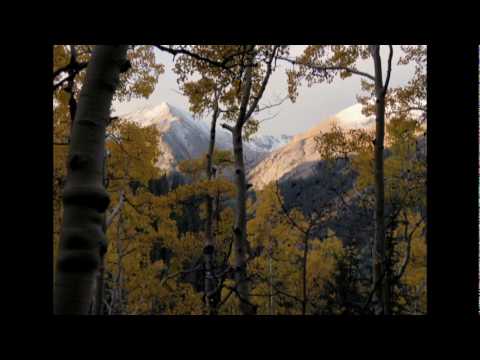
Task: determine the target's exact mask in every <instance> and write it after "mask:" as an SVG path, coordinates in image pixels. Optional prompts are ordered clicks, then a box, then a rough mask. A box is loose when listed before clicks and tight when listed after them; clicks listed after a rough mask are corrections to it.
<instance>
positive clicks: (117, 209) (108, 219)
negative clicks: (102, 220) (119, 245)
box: [106, 190, 125, 228]
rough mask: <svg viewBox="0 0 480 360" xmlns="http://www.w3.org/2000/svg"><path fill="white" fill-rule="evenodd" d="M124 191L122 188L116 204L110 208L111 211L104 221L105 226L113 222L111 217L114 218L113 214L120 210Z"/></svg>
mask: <svg viewBox="0 0 480 360" xmlns="http://www.w3.org/2000/svg"><path fill="white" fill-rule="evenodd" d="M124 194H125V193H124V191H123V190H122V192H121V193H120V201H119V202H118V205H117V206H116V207H115V208H114V209H113V210H112V212H111V213H110V215H109V216H108V218H107V221H106V226H107V228H108V227H109V226H110V224H111V223H112V222H113V219H115V216H117V215H118V213H119V212H120V210H121V209H122V207H123V204H124V202H125V195H124Z"/></svg>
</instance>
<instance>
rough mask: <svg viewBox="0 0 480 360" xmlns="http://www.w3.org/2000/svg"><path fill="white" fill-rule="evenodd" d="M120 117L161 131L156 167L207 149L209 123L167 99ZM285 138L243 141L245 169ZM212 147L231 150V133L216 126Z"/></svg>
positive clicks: (172, 164) (171, 165)
mask: <svg viewBox="0 0 480 360" xmlns="http://www.w3.org/2000/svg"><path fill="white" fill-rule="evenodd" d="M121 117H122V118H124V119H127V120H130V121H133V122H136V123H137V124H140V125H141V126H149V125H155V126H156V127H157V129H158V130H159V131H160V144H159V147H160V151H161V153H162V155H161V156H160V158H159V160H158V163H157V166H158V167H159V168H160V169H162V170H166V171H167V172H171V171H174V170H175V169H176V167H177V165H178V163H179V162H180V161H182V160H187V159H194V158H198V157H200V156H203V155H204V154H205V153H206V152H207V150H208V143H209V139H210V124H209V122H208V121H204V120H201V119H194V118H193V117H192V116H191V115H190V114H189V113H188V112H186V111H183V110H180V109H178V108H176V107H174V106H172V105H170V104H168V103H166V102H163V103H161V104H159V105H156V106H152V107H147V108H144V109H141V110H138V111H135V112H132V113H129V114H126V115H123V116H121ZM288 140H289V137H287V136H284V137H282V138H280V139H277V138H275V137H273V136H256V137H255V138H254V139H252V140H251V142H244V154H245V163H246V166H247V168H249V167H252V166H254V165H255V164H256V163H258V162H259V161H260V160H261V159H263V158H264V157H265V156H266V155H267V154H268V153H269V152H270V151H272V150H274V149H276V148H278V147H279V146H282V145H283V144H285V143H286V142H287V141H288ZM215 146H216V147H217V148H219V149H223V150H226V149H232V136H231V134H230V132H228V131H227V130H225V129H223V128H221V127H217V129H216V139H215Z"/></svg>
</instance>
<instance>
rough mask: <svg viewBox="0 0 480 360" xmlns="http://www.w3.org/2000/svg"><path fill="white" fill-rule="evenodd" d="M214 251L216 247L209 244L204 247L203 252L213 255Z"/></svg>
mask: <svg viewBox="0 0 480 360" xmlns="http://www.w3.org/2000/svg"><path fill="white" fill-rule="evenodd" d="M213 251H214V247H213V245H207V246H205V247H204V248H203V253H204V254H205V255H212V254H213Z"/></svg>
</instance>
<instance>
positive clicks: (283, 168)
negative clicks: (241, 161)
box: [248, 104, 375, 189]
mask: <svg viewBox="0 0 480 360" xmlns="http://www.w3.org/2000/svg"><path fill="white" fill-rule="evenodd" d="M334 124H337V125H338V126H339V127H341V128H343V129H360V128H362V129H370V128H372V127H373V126H374V125H375V118H374V117H368V118H367V117H366V116H365V115H363V114H362V105H361V104H355V105H353V106H350V107H348V108H346V109H344V110H342V111H340V112H339V113H337V114H335V115H333V116H331V117H329V118H327V119H325V120H323V121H321V122H320V123H319V125H317V126H315V127H313V128H311V129H310V130H308V131H306V132H304V133H301V134H298V135H296V136H294V137H293V139H292V140H291V141H290V142H289V143H288V144H286V145H285V146H282V147H280V148H278V149H277V150H276V151H273V152H272V153H270V154H269V155H268V156H266V157H265V158H264V159H263V160H262V161H261V162H259V163H258V164H257V165H255V166H254V167H253V168H252V169H251V170H250V171H249V173H248V179H249V182H250V183H252V184H253V186H254V187H255V188H257V189H261V188H262V187H264V186H265V185H267V184H268V183H269V182H271V181H275V180H278V179H280V178H282V177H284V176H293V175H295V176H297V177H301V176H308V174H310V173H311V171H310V170H311V169H310V168H311V166H313V164H315V163H317V162H318V161H319V160H321V157H320V154H319V153H318V151H317V149H316V142H315V137H316V136H318V135H320V133H321V132H326V131H328V130H330V129H331V128H332V126H333V125H334ZM309 169H310V170H309Z"/></svg>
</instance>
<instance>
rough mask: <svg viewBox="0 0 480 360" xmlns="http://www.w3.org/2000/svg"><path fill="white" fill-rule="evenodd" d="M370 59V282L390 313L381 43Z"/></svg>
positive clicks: (379, 300) (381, 308)
mask: <svg viewBox="0 0 480 360" xmlns="http://www.w3.org/2000/svg"><path fill="white" fill-rule="evenodd" d="M371 52H372V58H373V62H374V67H375V96H376V106H375V118H376V119H375V150H374V162H375V242H374V268H373V270H374V271H373V284H374V286H376V285H377V283H379V282H380V284H379V285H378V286H376V289H375V293H376V294H375V297H376V300H377V301H378V302H379V303H380V312H381V313H382V314H384V315H389V314H390V276H389V271H388V267H389V266H387V265H388V259H387V256H386V255H387V244H386V239H385V184H384V171H383V163H384V160H383V149H384V142H385V90H386V89H384V86H383V79H382V62H381V58H380V45H372V47H371Z"/></svg>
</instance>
